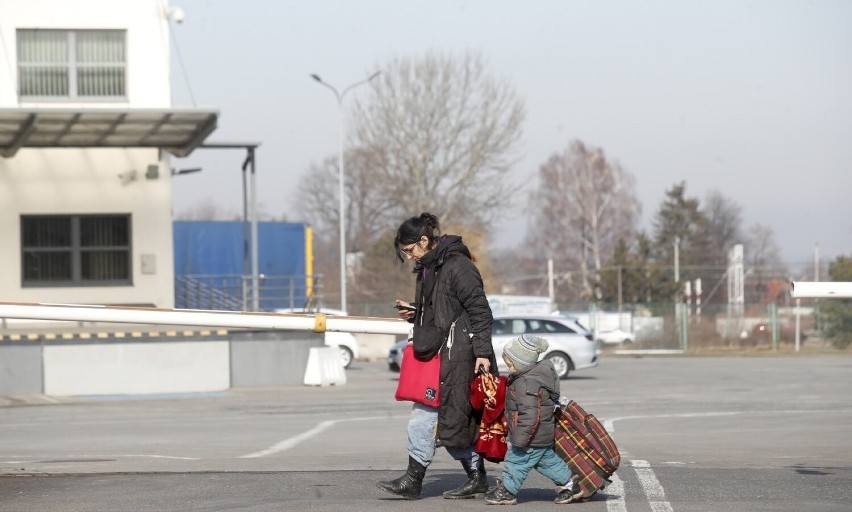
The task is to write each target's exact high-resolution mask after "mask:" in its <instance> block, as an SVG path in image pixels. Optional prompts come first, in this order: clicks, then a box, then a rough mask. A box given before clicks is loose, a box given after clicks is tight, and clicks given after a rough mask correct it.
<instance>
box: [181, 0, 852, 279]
mask: <svg viewBox="0 0 852 512" xmlns="http://www.w3.org/2000/svg"><path fill="white" fill-rule="evenodd" d="M172 5H176V6H179V7H181V8H182V9H183V10H184V12H185V15H186V17H185V20H184V21H183V23H181V24H173V26H172V27H173V30H172V33H173V44H172V46H173V51H172V61H173V62H172V70H173V72H172V82H173V103H174V105H175V106H177V107H184V106H192V105H193V104H195V105H196V106H199V107H217V108H219V109H220V113H221V115H220V122H219V128H218V129H217V131H216V132H214V134H213V135H212V136H211V137H210V139H209V140H210V141H249V142H250V141H254V142H260V143H261V144H262V145H261V147H260V148H259V149H258V154H257V184H258V201H259V204H260V205H261V209H262V210H263V211H265V212H267V213H269V214H272V215H275V216H278V215H280V214H282V213H284V214H286V215H287V217H288V220H291V221H298V220H302V219H301V218H300V215H299V212H298V210H297V209H296V208H295V201H294V199H295V196H294V189H295V185H296V183H297V181H298V179H299V178H300V176H301V175H302V174H303V173H304V172H306V170H307V169H308V167H309V165H311V164H312V163H316V162H319V161H320V160H322V159H323V158H324V157H327V156H330V155H335V154H336V153H337V138H336V137H337V131H336V130H337V117H336V109H337V102H336V100H335V98H334V95H333V94H332V93H331V91H329V90H328V89H326V88H324V87H322V86H321V85H320V84H318V83H316V82H314V81H313V80H311V79H310V77H309V75H310V74H311V73H317V74H319V75H320V76H322V78H323V79H324V80H325V81H327V82H329V83H331V84H332V85H334V86H336V87H337V88H338V89H342V88H344V87H346V86H347V85H349V84H351V83H354V82H356V81H359V80H362V79H363V78H365V77H366V76H367V75H368V74H370V73H371V72H372V71H373V70H375V69H377V68H378V67H380V66H382V65H383V64H384V63H386V62H388V61H389V60H390V59H392V58H394V57H400V56H406V57H408V56H412V57H416V56H421V55H424V54H425V53H426V52H427V51H430V50H435V51H440V52H445V53H450V54H461V53H462V52H466V51H475V52H480V53H481V54H482V55H483V56H484V57H485V58H486V60H487V62H488V64H489V69H490V71H491V72H492V73H493V74H494V75H495V76H498V77H502V78H505V79H508V80H509V81H510V82H511V83H512V84H514V86H515V88H516V90H517V92H518V94H519V95H520V97H521V98H523V100H524V101H525V104H526V108H527V119H526V122H525V125H524V139H523V143H522V144H523V146H522V150H523V154H524V158H523V160H522V161H521V163H520V164H519V165H518V166H517V168H516V169H515V170H514V171H513V173H514V175H515V176H519V177H523V176H529V177H530V178H532V177H534V176H535V173H536V171H537V169H538V166H539V165H540V164H542V163H543V162H544V161H545V160H546V159H547V158H548V157H549V156H550V155H551V154H553V153H554V152H557V151H561V150H562V149H564V148H565V146H566V144H567V143H568V141H569V140H571V139H574V138H577V139H580V140H582V141H584V142H585V143H587V144H590V145H594V146H599V147H601V148H603V149H604V151H605V152H606V153H607V155H608V157H609V158H612V159H615V160H618V161H619V162H620V163H621V165H622V166H623V167H624V168H625V169H627V170H628V171H630V172H631V173H632V174H633V175H634V176H635V177H636V181H637V194H638V196H639V200H640V201H641V202H642V204H643V208H644V220H643V226H642V227H644V228H650V225H651V219H652V218H653V215H654V213H655V212H656V211H657V209H658V207H659V205H660V202H661V201H662V200H663V199H664V194H665V190H667V189H669V188H670V187H671V186H672V185H673V184H675V183H677V182H680V181H685V182H686V184H687V189H686V191H687V194H688V195H689V196H694V197H698V198H699V199H702V200H703V199H704V197H705V195H706V193H707V192H708V191H710V190H714V189H715V190H719V191H720V192H722V194H723V195H725V196H726V197H728V198H730V199H732V200H734V201H736V202H737V203H739V204H740V205H741V206H742V208H743V217H744V224H745V226H746V227H747V226H750V225H752V224H754V223H761V224H764V225H766V226H769V227H771V228H772V229H773V230H774V232H775V235H776V240H777V242H778V244H779V246H780V247H781V249H782V252H783V256H784V258H785V260H787V262H788V263H790V264H791V265H793V268H794V270H796V269H798V268H799V267H803V266H806V265H807V264H808V263H809V262H813V257H814V253H815V251H814V247H815V244H819V254H820V256H821V257H822V258H823V259H832V258H834V257H836V256H838V255H841V254H845V255H852V198H850V194H852V2H849V1H845V0H834V1H830V0H811V1H805V0H713V1H710V0H708V1H688V2H684V1H680V0H647V1H642V2H636V1H633V0H623V1H604V0H589V1H569V0H538V1H525V2H521V1H501V0H430V1H419V2H415V1H406V0H358V1H350V0H334V1H332V0H314V1H305V0H240V1H226V0H172ZM177 52H179V54H180V57H181V59H180V60H182V61H183V63H184V66H183V67H181V66H180V65H179V58H178V53H177ZM361 92H362V93H363V92H364V90H363V89H361ZM356 94H358V90H357V89H356V90H355V91H353V92H352V93H350V95H349V96H348V97H347V104H348V100H351V98H352V96H353V95H356ZM344 106H345V105H344ZM243 158H244V153H243V152H240V151H220V150H199V151H196V152H195V153H194V154H193V155H191V156H190V157H189V158H187V159H182V160H176V161H175V163H176V165H178V166H180V167H195V166H202V167H203V168H204V171H203V172H202V173H196V174H190V175H185V176H179V177H177V178H176V179H175V189H174V203H175V210H176V212H181V211H185V210H190V209H193V208H194V207H195V206H196V205H198V204H200V203H201V202H202V201H204V200H206V199H210V200H213V201H215V202H216V203H218V204H220V205H221V206H222V208H223V209H225V210H228V211H233V212H241V211H242V204H243V203H242V192H241V173H240V165H241V163H242V160H243ZM529 181H533V180H532V179H530V180H529ZM517 198H518V199H519V200H518V201H517V202H518V203H520V204H522V205H524V206H525V207H529V204H528V203H527V201H526V194H525V192H524V191H520V192H519V194H518V197H517ZM411 213H412V214H416V213H419V212H411ZM512 216H513V217H514V219H507V220H506V221H504V224H501V225H500V226H497V227H496V230H495V231H496V233H495V236H496V241H497V242H499V243H503V244H510V245H514V244H515V243H517V242H519V241H520V238H521V234H522V232H523V230H524V227H525V225H526V220H525V218H524V216H523V210H522V209H518V210H517V211H515V212H514V213H513V215H512Z"/></svg>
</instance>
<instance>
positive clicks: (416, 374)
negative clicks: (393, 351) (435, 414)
mask: <svg viewBox="0 0 852 512" xmlns="http://www.w3.org/2000/svg"><path fill="white" fill-rule="evenodd" d="M440 381H441V354H440V352H439V353H438V355H437V356H435V357H433V358H432V359H430V360H429V361H420V360H419V359H417V358H416V357H414V347H413V346H412V345H411V344H408V345H406V346H405V349H404V350H403V351H402V365H401V366H400V369H399V383H398V384H397V386H396V394H395V395H394V397H395V398H396V399H397V400H407V401H409V402H417V403H420V404H423V405H428V406H431V407H438V406H439V405H441V386H440Z"/></svg>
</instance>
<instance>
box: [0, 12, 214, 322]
mask: <svg viewBox="0 0 852 512" xmlns="http://www.w3.org/2000/svg"><path fill="white" fill-rule="evenodd" d="M173 13H174V11H173V10H172V9H170V7H169V6H168V5H167V3H166V0H121V1H117V0H73V1H68V0H0V236H2V240H3V243H2V244H0V268H3V269H4V271H3V272H0V301H28V302H58V303H78V304H128V305H129V304H139V305H154V306H157V307H165V308H169V307H173V303H174V292H173V289H174V271H173V261H172V218H171V208H172V187H171V179H172V176H171V170H170V169H171V166H170V162H169V158H170V154H174V155H181V156H182V155H186V154H188V153H189V152H191V151H192V150H193V149H195V148H196V147H197V146H198V145H200V144H201V143H202V142H203V141H204V140H205V138H206V137H207V136H208V135H209V134H210V133H211V132H212V131H213V130H214V129H215V128H216V122H217V118H218V113H217V112H216V111H215V110H211V109H197V108H173V107H172V105H171V92H170V80H169V77H170V66H169V54H170V46H169V39H170V38H169V32H170V25H169V24H170V23H171V22H172V18H173V16H171V15H172V14H173Z"/></svg>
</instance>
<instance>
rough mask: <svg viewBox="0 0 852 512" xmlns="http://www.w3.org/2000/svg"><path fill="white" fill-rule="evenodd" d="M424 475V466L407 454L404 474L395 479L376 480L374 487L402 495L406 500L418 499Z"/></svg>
mask: <svg viewBox="0 0 852 512" xmlns="http://www.w3.org/2000/svg"><path fill="white" fill-rule="evenodd" d="M424 476H426V466H424V465H423V464H420V463H419V462H417V461H416V460H414V459H413V458H412V457H411V456H410V455H409V456H408V469H407V470H406V471H405V474H404V475H402V476H401V477H399V478H397V479H396V480H389V481H386V482H376V487H378V488H379V489H381V490H383V491H385V492H389V493H391V494H396V495H397V496H402V497H403V498H405V499H407V500H419V499H420V489H421V487H422V486H423V477H424Z"/></svg>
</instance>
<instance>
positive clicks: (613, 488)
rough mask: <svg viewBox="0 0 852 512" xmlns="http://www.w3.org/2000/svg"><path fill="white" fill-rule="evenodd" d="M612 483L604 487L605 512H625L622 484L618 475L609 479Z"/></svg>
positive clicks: (625, 505)
mask: <svg viewBox="0 0 852 512" xmlns="http://www.w3.org/2000/svg"><path fill="white" fill-rule="evenodd" d="M610 480H612V483H611V484H609V485H607V486H606V495H607V497H606V510H607V512H627V504H626V503H625V502H624V482H622V481H621V479H620V478H618V475H612V476H611V477H610Z"/></svg>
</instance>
